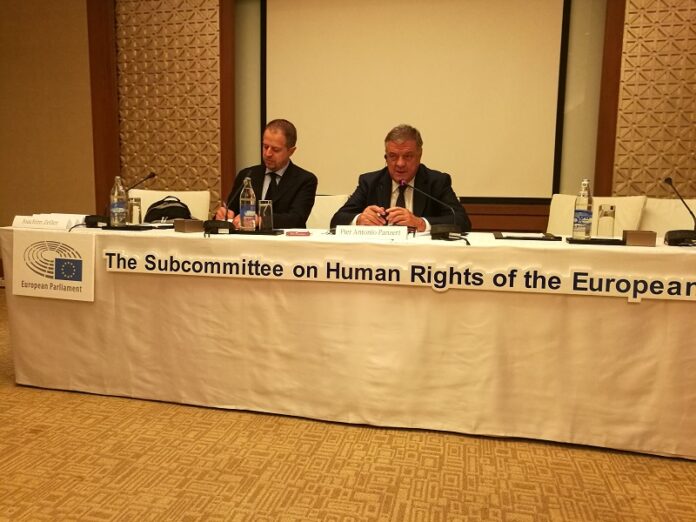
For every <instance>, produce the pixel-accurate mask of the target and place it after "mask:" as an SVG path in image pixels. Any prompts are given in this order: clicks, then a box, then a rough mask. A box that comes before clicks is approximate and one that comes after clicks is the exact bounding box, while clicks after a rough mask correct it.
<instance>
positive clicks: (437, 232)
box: [399, 179, 462, 239]
mask: <svg viewBox="0 0 696 522" xmlns="http://www.w3.org/2000/svg"><path fill="white" fill-rule="evenodd" d="M399 186H401V187H403V186H409V187H411V188H412V189H413V190H415V191H416V192H418V193H420V194H423V195H424V196H425V197H426V198H428V199H432V200H433V201H434V202H435V203H438V204H440V205H442V206H443V207H445V208H447V209H448V210H449V211H450V212H451V213H452V224H451V225H450V224H448V223H442V224H437V225H430V237H431V238H433V239H449V235H450V234H461V232H462V229H461V227H460V226H459V225H457V214H456V213H455V212H454V209H453V208H452V206H451V205H448V204H447V203H445V202H444V201H442V200H439V199H437V198H436V197H435V196H432V195H430V194H428V193H427V192H425V191H424V190H421V189H419V188H418V187H416V186H415V185H409V184H408V183H406V182H405V181H404V180H403V179H402V180H401V181H400V182H399Z"/></svg>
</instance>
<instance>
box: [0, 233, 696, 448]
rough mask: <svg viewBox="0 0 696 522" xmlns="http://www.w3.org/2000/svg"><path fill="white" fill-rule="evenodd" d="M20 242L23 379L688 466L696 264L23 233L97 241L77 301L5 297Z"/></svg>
mask: <svg viewBox="0 0 696 522" xmlns="http://www.w3.org/2000/svg"><path fill="white" fill-rule="evenodd" d="M21 233H23V231H19V230H17V229H12V228H11V227H8V228H3V229H0V242H1V243H2V257H3V264H4V269H5V279H6V284H7V289H6V298H7V303H8V314H9V327H10V339H11V350H12V353H13V357H14V368H15V378H16V382H17V383H18V384H21V385H30V386H37V387H43V388H50V389H60V390H75V391H81V392H89V393H95V394H104V395H113V396H123V397H133V398H139V399H152V400H160V401H170V402H175V403H182V404H191V405H200V406H209V407H215V408H225V409H233V410H250V411H256V412H270V413H276V414H284V415H292V416H299V417H306V418H311V419H321V420H326V421H336V422H344V423H356V424H367V425H374V426H383V427H404V428H422V429H429V430H444V431H448V432H458V433H465V434H474V435H485V436H502V437H522V438H531V439H542V440H549V441H558V442H568V443H575V444H583V445H592V446H600V447H606V448H616V449H623V450H631V451H637V452H645V453H652V454H659V455H666V456H676V457H685V458H689V459H694V458H696V436H695V435H696V346H695V343H694V317H695V312H696V303H695V302H694V301H696V249H689V248H679V247H667V246H656V247H628V246H613V245H571V244H568V243H567V242H566V241H542V240H536V239H531V240H530V239H528V238H527V237H524V236H520V237H519V238H518V237H516V236H507V237H505V236H504V237H505V238H504V239H496V238H495V237H494V236H493V235H492V234H487V233H472V234H469V236H468V238H467V239H468V243H469V244H467V241H462V240H460V241H434V240H431V239H430V238H429V237H428V236H427V235H418V236H409V237H408V238H406V239H403V238H400V239H388V240H379V239H377V238H359V237H358V238H355V237H349V238H341V237H337V236H335V235H331V234H328V233H327V232H325V231H320V230H312V231H310V234H309V235H306V236H294V235H279V236H265V235H260V236H256V235H218V236H215V235H214V236H211V237H204V235H203V234H202V233H188V234H187V233H177V232H174V231H171V230H153V231H144V232H129V231H125V232H124V231H106V230H98V229H90V230H85V229H76V230H74V231H72V232H70V234H69V235H68V234H66V233H65V232H55V231H34V232H33V233H34V236H32V237H40V238H43V239H46V240H49V241H50V240H56V241H58V242H60V241H66V240H65V239H64V238H65V237H68V236H70V237H73V236H74V237H76V238H77V237H80V238H88V239H89V240H90V241H92V244H93V252H94V267H93V300H87V301H76V300H70V299H53V298H43V297H30V296H27V295H16V294H18V293H20V292H19V291H18V288H15V285H16V283H15V282H14V281H13V272H14V271H15V269H16V268H17V267H14V266H13V262H14V264H16V263H17V262H18V261H17V260H18V259H21V255H20V256H19V257H18V256H16V255H14V254H15V252H14V251H13V246H14V245H15V244H19V243H18V241H19V238H21V236H20V234H21ZM22 241H24V240H22ZM23 248H24V247H23ZM20 254H21V253H20ZM85 266H88V265H85ZM87 271H88V272H89V274H84V275H85V277H87V276H90V277H91V273H92V270H87ZM23 284H24V283H22V285H23Z"/></svg>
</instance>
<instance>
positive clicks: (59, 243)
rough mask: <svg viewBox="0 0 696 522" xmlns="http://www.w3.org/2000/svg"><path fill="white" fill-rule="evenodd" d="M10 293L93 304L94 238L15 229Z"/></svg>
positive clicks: (89, 235) (90, 235) (85, 235)
mask: <svg viewBox="0 0 696 522" xmlns="http://www.w3.org/2000/svg"><path fill="white" fill-rule="evenodd" d="M12 261H13V275H12V282H13V284H12V293H13V294H14V295H26V296H32V297H44V298H50V299H68V300H72V301H94V235H93V234H70V233H68V232H50V231H46V230H15V231H14V251H13V259H12Z"/></svg>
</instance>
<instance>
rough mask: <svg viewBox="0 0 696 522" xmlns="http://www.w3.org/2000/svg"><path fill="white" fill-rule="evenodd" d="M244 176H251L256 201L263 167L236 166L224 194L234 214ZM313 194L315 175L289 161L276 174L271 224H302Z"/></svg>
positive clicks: (312, 200)
mask: <svg viewBox="0 0 696 522" xmlns="http://www.w3.org/2000/svg"><path fill="white" fill-rule="evenodd" d="M247 176H248V177H250V178H251V186H252V187H253V189H254V194H256V200H257V202H258V200H260V199H261V197H262V196H263V180H264V177H265V176H266V167H265V166H264V165H256V166H254V167H248V168H246V169H243V170H240V171H239V173H238V174H237V177H236V178H234V185H233V186H232V190H231V191H230V195H229V196H227V204H228V208H229V209H230V210H233V211H234V213H235V215H237V214H239V192H240V187H241V186H242V183H243V182H244V178H246V177H247ZM316 194H317V177H316V176H315V175H314V174H312V173H311V172H308V171H306V170H304V169H303V168H300V167H298V166H297V165H295V164H294V163H293V162H292V161H291V162H290V164H289V165H288V168H287V170H286V171H285V174H283V176H282V177H281V178H280V182H279V183H278V189H277V192H276V197H275V198H273V228H306V226H307V218H308V217H309V214H310V212H312V207H313V206H314V197H315V196H316ZM230 198H231V199H230Z"/></svg>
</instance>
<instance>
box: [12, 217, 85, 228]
mask: <svg viewBox="0 0 696 522" xmlns="http://www.w3.org/2000/svg"><path fill="white" fill-rule="evenodd" d="M84 221H85V216H84V215H83V214H34V215H33V216H15V217H14V220H13V221H12V227H14V228H36V229H43V230H69V229H70V227H73V226H75V225H77V224H80V223H84Z"/></svg>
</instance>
